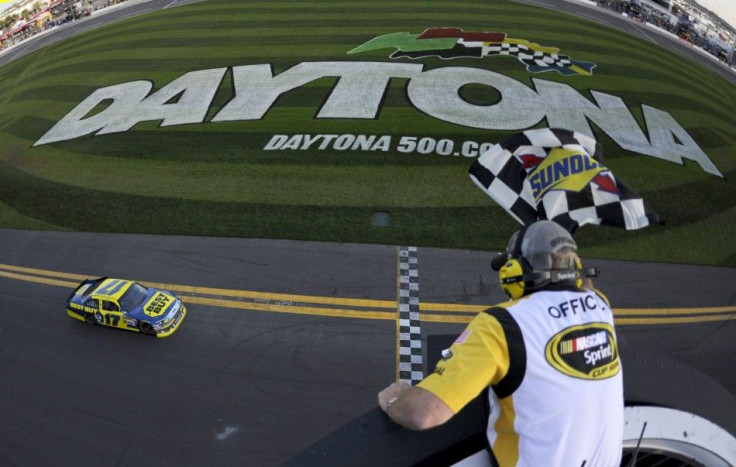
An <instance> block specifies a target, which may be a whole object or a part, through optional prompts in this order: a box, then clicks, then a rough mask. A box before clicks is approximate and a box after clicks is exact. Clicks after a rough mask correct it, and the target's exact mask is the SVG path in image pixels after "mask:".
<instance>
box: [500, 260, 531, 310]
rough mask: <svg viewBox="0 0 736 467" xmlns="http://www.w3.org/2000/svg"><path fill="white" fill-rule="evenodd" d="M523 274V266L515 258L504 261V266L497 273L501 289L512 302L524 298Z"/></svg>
mask: <svg viewBox="0 0 736 467" xmlns="http://www.w3.org/2000/svg"><path fill="white" fill-rule="evenodd" d="M524 274H525V271H524V265H523V263H522V262H521V261H519V260H518V259H516V258H511V259H509V260H508V261H506V264H504V265H503V266H502V267H501V269H499V271H498V280H499V282H500V283H501V289H502V290H503V291H504V292H505V293H506V295H508V296H509V298H511V299H512V300H516V299H519V298H521V297H523V296H524V290H526V284H525V283H524Z"/></svg>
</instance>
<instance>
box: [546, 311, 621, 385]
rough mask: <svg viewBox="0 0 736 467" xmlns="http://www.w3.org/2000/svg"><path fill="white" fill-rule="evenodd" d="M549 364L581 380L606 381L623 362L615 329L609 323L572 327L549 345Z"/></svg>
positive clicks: (547, 350)
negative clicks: (619, 355)
mask: <svg viewBox="0 0 736 467" xmlns="http://www.w3.org/2000/svg"><path fill="white" fill-rule="evenodd" d="M546 355H547V361H548V362H549V363H550V365H552V367H554V368H555V369H556V370H558V371H560V372H561V373H564V374H566V375H568V376H572V377H574V378H581V379H606V378H610V377H612V376H614V375H616V374H618V372H619V370H620V368H621V363H620V361H619V358H618V346H617V345H616V338H615V335H614V332H613V327H611V326H610V325H609V324H606V323H592V324H585V325H580V326H572V327H569V328H566V329H564V330H562V331H561V332H559V333H557V334H556V335H555V336H554V337H553V338H552V339H550V341H549V342H548V343H547V349H546Z"/></svg>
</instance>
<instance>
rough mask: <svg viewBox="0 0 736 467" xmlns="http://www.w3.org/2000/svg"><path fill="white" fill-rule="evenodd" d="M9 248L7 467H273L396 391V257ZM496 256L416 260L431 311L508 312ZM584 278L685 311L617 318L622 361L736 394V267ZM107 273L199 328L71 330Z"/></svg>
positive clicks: (336, 248)
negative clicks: (647, 364)
mask: <svg viewBox="0 0 736 467" xmlns="http://www.w3.org/2000/svg"><path fill="white" fill-rule="evenodd" d="M0 238H1V239H2V242H0V244H1V245H2V247H1V248H0V310H2V316H3V320H2V324H0V353H2V357H1V358H0V365H1V366H0V371H1V372H2V374H3V375H5V376H4V378H3V381H2V383H0V385H1V387H2V394H3V397H2V399H0V414H1V415H0V416H1V417H2V420H3V421H4V423H2V425H1V426H2V427H1V428H0V445H1V446H3V448H2V449H0V463H2V464H4V465H13V464H22V465H36V464H44V465H48V464H54V465H68V464H74V465H86V464H90V465H92V464H94V465H104V464H111V465H120V464H122V465H131V464H155V465H158V464H161V465H174V464H178V465H181V464H186V465H194V464H196V465H202V464H208V465H213V464H239V465H277V464H280V463H282V462H284V461H285V460H287V459H288V458H289V457H290V456H292V455H294V454H295V453H297V452H299V451H301V450H302V449H304V448H306V447H307V446H308V445H310V444H311V443H313V442H315V441H317V440H318V439H319V438H321V437H323V436H325V435H327V434H328V433H330V432H332V431H333V430H335V429H337V428H338V427H340V426H341V425H343V424H344V423H347V422H348V421H350V420H352V419H353V418H355V417H357V416H359V415H360V414H362V413H364V412H366V411H367V410H369V409H371V408H373V407H375V397H376V393H377V391H378V390H380V389H381V388H382V387H383V386H384V385H386V384H387V383H389V382H390V381H392V380H394V379H395V378H396V354H397V336H396V327H397V326H396V316H397V314H396V309H397V296H398V292H397V274H398V273H397V270H398V267H397V265H398V250H399V248H397V247H395V246H370V245H340V244H328V243H324V244H323V243H306V242H285V241H272V240H247V239H227V238H198V237H194V238H192V237H166V236H146V235H116V234H92V233H89V234H88V233H59V232H56V233H52V232H35V231H20V230H3V231H0ZM491 256H492V254H491V253H483V252H468V251H453V250H435V249H423V248H420V249H418V261H419V262H418V271H419V284H420V289H419V296H420V307H423V306H427V307H429V308H433V307H434V308H439V307H437V306H436V304H437V303H440V304H448V305H454V306H458V305H462V306H460V307H459V308H461V309H462V307H463V306H467V307H468V308H469V309H472V305H483V304H486V305H487V304H492V303H495V302H498V301H500V300H501V299H502V296H501V293H500V289H499V288H498V287H497V282H496V279H495V273H494V272H493V271H491V270H490V268H489V267H488V265H489V261H490V258H491ZM588 265H591V266H597V267H599V268H600V269H601V270H602V274H601V276H600V277H599V278H598V279H597V285H598V286H599V287H600V288H601V289H602V290H603V291H605V292H606V293H607V295H608V296H609V298H610V299H611V301H612V303H613V304H614V305H615V308H616V310H617V312H618V311H619V310H620V309H621V310H632V309H638V308H647V309H650V308H673V307H674V308H688V309H689V310H680V311H675V312H674V313H668V314H667V315H658V314H656V313H657V312H653V311H647V310H639V311H636V313H637V318H632V317H629V316H628V315H621V317H620V318H621V319H620V320H619V321H620V322H619V339H620V341H621V345H622V347H623V346H629V347H630V348H634V349H636V350H637V354H639V352H640V353H641V355H642V357H643V356H646V355H653V352H656V355H657V357H656V358H657V359H660V358H661V359H663V360H665V359H676V360H678V361H680V362H684V363H685V364H687V365H688V366H692V373H688V374H686V375H682V376H683V378H691V377H692V378H694V377H695V376H696V375H698V374H701V373H702V374H703V375H705V376H707V377H710V378H713V379H715V380H717V381H719V382H720V383H718V384H716V386H718V388H719V389H721V390H723V388H726V389H725V390H726V391H727V392H728V391H730V393H731V395H732V396H733V395H734V394H735V393H736V375H735V374H734V373H733V371H732V369H733V368H734V367H735V366H736V354H735V353H734V352H733V338H734V336H736V320H734V319H733V318H734V310H735V308H734V306H733V305H734V304H736V294H734V289H733V284H734V283H736V270H734V269H731V268H717V267H694V266H682V265H679V266H678V265H664V264H662V265H649V264H639V263H628V262H608V261H589V262H588ZM100 275H109V276H112V277H125V278H132V279H136V280H139V281H142V282H143V283H145V284H149V285H151V284H161V283H164V284H171V285H176V286H179V287H183V286H186V287H188V288H187V289H186V290H187V292H185V293H180V295H182V297H183V298H184V301H185V303H186V304H187V305H188V310H189V315H188V316H187V318H186V320H185V322H184V324H183V325H182V327H181V329H180V330H179V331H178V332H177V333H176V334H174V335H173V336H171V337H169V338H166V339H155V338H149V337H147V336H143V335H140V334H136V333H130V332H125V331H116V330H112V329H105V328H98V327H93V326H89V325H87V324H84V323H81V322H79V321H76V320H73V319H71V318H69V317H68V316H66V313H65V312H64V301H65V299H66V297H67V296H68V294H69V293H70V291H71V288H72V287H73V286H74V285H75V284H76V283H77V282H79V278H80V277H82V276H85V277H86V276H89V277H93V276H100ZM194 287H196V288H194ZM233 291H239V293H235V292H233ZM430 304H435V305H434V306H433V305H430ZM711 307H727V308H726V309H727V310H730V311H727V312H725V313H724V312H723V311H719V310H720V308H711ZM345 316H350V317H345ZM454 316H455V315H454V314H452V313H448V314H447V315H446V320H448V321H449V320H451V319H452V318H453V317H454ZM711 320H712V321H711ZM442 321H443V319H442V318H440V319H437V320H435V321H430V322H423V323H422V333H423V339H426V336H429V335H432V334H447V333H457V332H458V331H459V330H460V329H462V325H461V324H455V323H446V322H442ZM682 321H684V322H682ZM625 364H626V362H624V365H625ZM661 390H662V393H663V395H667V397H670V396H671V395H673V394H674V395H675V396H676V397H683V395H682V394H678V390H677V388H671V387H663V388H661ZM684 397H687V395H685V396H684ZM699 403H700V404H701V405H702V406H703V407H704V409H705V410H706V411H712V412H713V413H712V414H711V415H713V416H715V417H717V418H718V417H719V418H722V419H724V420H723V424H727V423H728V418H729V417H730V420H731V423H732V424H733V421H734V420H736V416H735V415H736V414H735V413H734V410H736V408H735V407H733V406H731V407H720V408H719V407H710V406H709V405H708V401H700V402H699ZM719 413H720V415H719ZM711 419H712V418H711ZM733 429H734V427H733V426H732V427H731V430H733Z"/></svg>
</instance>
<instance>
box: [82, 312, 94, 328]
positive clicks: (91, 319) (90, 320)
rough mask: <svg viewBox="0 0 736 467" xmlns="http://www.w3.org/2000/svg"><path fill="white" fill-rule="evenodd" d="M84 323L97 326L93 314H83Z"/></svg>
mask: <svg viewBox="0 0 736 467" xmlns="http://www.w3.org/2000/svg"><path fill="white" fill-rule="evenodd" d="M84 321H86V322H87V324H91V325H93V326H94V325H95V324H97V320H96V319H95V314H94V313H85V314H84Z"/></svg>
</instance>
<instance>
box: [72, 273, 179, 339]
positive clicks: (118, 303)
mask: <svg viewBox="0 0 736 467" xmlns="http://www.w3.org/2000/svg"><path fill="white" fill-rule="evenodd" d="M66 313H67V314H68V315H69V316H71V317H72V318H75V319H78V320H80V321H85V322H86V323H88V324H92V325H101V326H108V327H113V328H117V329H125V330H128V331H135V332H140V333H142V334H147V335H150V336H156V337H168V336H170V335H171V334H173V333H174V332H175V331H176V330H177V329H178V328H179V326H180V325H181V323H182V321H184V317H185V316H186V314H187V310H186V308H185V307H184V304H183V303H182V301H181V299H179V298H177V297H176V296H175V295H174V294H173V293H171V292H167V291H165V290H159V289H156V288H153V287H144V286H143V285H141V284H139V283H137V282H134V281H130V280H126V279H111V278H108V277H100V278H98V279H87V280H85V281H82V283H81V284H79V286H77V288H76V289H74V292H72V294H71V295H69V298H67V303H66Z"/></svg>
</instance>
